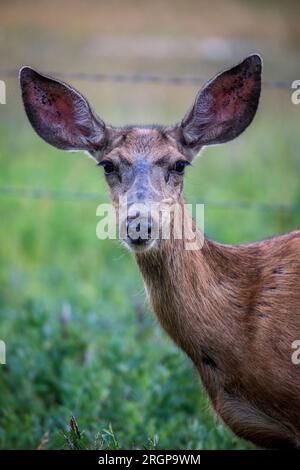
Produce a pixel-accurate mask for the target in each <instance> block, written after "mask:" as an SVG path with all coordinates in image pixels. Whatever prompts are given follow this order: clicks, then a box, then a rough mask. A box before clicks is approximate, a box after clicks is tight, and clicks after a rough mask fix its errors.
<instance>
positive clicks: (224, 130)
mask: <svg viewBox="0 0 300 470" xmlns="http://www.w3.org/2000/svg"><path fill="white" fill-rule="evenodd" d="M261 72H262V60H261V57H260V56H259V55H257V54H252V55H250V56H249V57H247V58H246V59H245V60H244V61H243V62H241V63H239V64H238V65H236V66H235V67H232V68H230V69H228V70H226V71H225V72H222V73H220V74H218V75H217V76H215V77H214V78H213V79H212V80H210V81H209V82H208V83H207V84H206V85H205V86H204V87H203V88H202V90H200V92H199V93H198V95H197V97H196V100H195V103H194V105H193V107H192V109H191V110H190V111H189V112H188V113H187V114H186V116H185V117H184V119H183V120H182V122H181V123H180V124H178V125H176V126H175V127H174V128H173V129H172V133H173V136H175V139H176V140H177V141H178V142H179V143H180V145H181V146H183V148H185V149H186V151H187V152H188V153H189V154H192V155H195V154H197V153H198V152H199V150H200V149H201V147H203V146H205V145H212V144H221V143H224V142H228V141H229V140H232V139H234V138H235V137H237V136H238V135H240V134H241V133H242V132H243V131H244V130H245V129H246V128H247V127H248V126H249V124H250V123H251V121H252V120H253V118H254V116H255V113H256V110H257V107H258V102H259V97H260V90H261Z"/></svg>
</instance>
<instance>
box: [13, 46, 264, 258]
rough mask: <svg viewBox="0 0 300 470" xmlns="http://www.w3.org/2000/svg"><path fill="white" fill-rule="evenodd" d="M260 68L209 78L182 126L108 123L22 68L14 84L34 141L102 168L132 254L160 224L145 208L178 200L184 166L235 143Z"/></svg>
mask: <svg viewBox="0 0 300 470" xmlns="http://www.w3.org/2000/svg"><path fill="white" fill-rule="evenodd" d="M261 68H262V64H261V59H260V57H259V56H258V55H256V54H253V55H250V56H249V57H247V58H246V59H245V60H244V61H243V62H241V63H240V64H238V65H236V66H235V67H233V68H230V69H228V70H226V71H224V72H222V73H220V74H219V75H217V76H215V77H214V78H213V79H211V80H210V81H209V82H208V83H207V84H206V85H205V86H204V87H203V88H202V89H201V90H200V91H199V93H198V95H197V96H196V99H195V102H194V104H193V106H192V108H191V109H190V110H189V111H188V112H187V114H186V115H185V117H184V118H183V119H182V121H180V122H179V123H177V124H175V125H173V126H169V127H163V126H156V125H155V126H147V125H146V126H127V127H124V128H116V127H113V126H110V125H107V124H106V123H105V122H104V121H103V120H102V119H100V118H99V117H98V116H96V114H95V113H94V112H93V110H92V108H91V107H90V105H89V104H88V102H87V100H86V99H85V98H84V97H83V96H82V95H81V94H80V93H79V92H78V91H76V90H75V89H74V88H72V87H71V86H70V85H67V84H65V83H63V82H61V81H58V80H54V79H53V78H50V77H48V76H45V75H41V74H40V73H38V72H36V71H35V70H33V69H32V68H30V67H23V68H22V69H21V72H20V82H21V89H22V97H23V102H24V106H25V111H26V113H27V116H28V119H29V121H30V122H31V124H32V126H33V128H34V129H35V131H36V132H37V133H38V134H39V136H40V137H42V138H43V139H44V140H45V141H46V142H48V143H49V144H51V145H53V146H54V147H57V148H59V149H63V150H71V151H78V150H84V151H86V152H88V153H89V155H90V156H91V157H92V158H94V159H95V160H96V162H97V163H98V165H100V166H102V167H103V169H104V173H105V177H106V181H107V183H108V186H109V190H110V194H111V198H112V202H113V205H114V207H115V208H116V210H117V212H118V210H119V207H120V200H121V199H122V201H124V200H125V201H126V209H127V212H126V214H127V215H126V217H125V218H123V222H122V223H124V224H125V226H126V230H125V235H124V241H125V242H126V244H127V245H128V246H129V247H131V248H132V249H133V250H136V251H138V250H145V249H150V248H154V247H155V246H157V243H158V238H159V237H154V236H153V234H154V233H156V234H157V233H158V232H157V227H158V225H159V218H158V217H157V216H155V215H153V211H150V206H151V205H153V203H156V204H160V203H162V202H165V201H172V202H174V203H177V202H181V200H182V188H183V181H184V173H185V168H186V167H187V166H189V165H190V163H191V161H192V160H193V158H195V156H196V155H197V154H198V153H199V152H200V150H201V149H202V148H203V147H204V146H206V145H212V144H220V143H223V142H227V141H229V140H232V139H234V138H235V137H237V136H238V135H239V134H241V133H242V132H243V131H244V130H245V129H246V127H247V126H248V125H249V124H250V123H251V121H252V119H253V117H254V115H255V113H256V110H257V106H258V102H259V96H260V89H261ZM137 207H138V210H137ZM141 207H142V209H141ZM137 220H138V223H137ZM133 227H134V229H133V230H131V229H132V228H133ZM132 234H137V236H133V235H132Z"/></svg>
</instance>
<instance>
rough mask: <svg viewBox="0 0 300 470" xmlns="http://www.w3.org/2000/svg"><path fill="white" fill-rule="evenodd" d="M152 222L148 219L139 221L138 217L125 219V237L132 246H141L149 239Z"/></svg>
mask: <svg viewBox="0 0 300 470" xmlns="http://www.w3.org/2000/svg"><path fill="white" fill-rule="evenodd" d="M151 231H152V221H151V219H150V218H149V217H148V218H147V217H145V218H142V219H140V218H139V217H137V216H135V217H128V218H127V236H128V238H129V239H130V241H131V243H132V244H133V245H143V243H146V242H147V240H150V238H151Z"/></svg>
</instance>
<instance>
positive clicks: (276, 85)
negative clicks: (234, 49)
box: [0, 69, 300, 213]
mask: <svg viewBox="0 0 300 470" xmlns="http://www.w3.org/2000/svg"><path fill="white" fill-rule="evenodd" d="M45 73H46V74H47V75H52V76H55V77H58V78H61V79H63V80H68V79H70V80H85V81H96V82H108V81H111V82H121V83H122V82H124V83H150V84H161V85H194V86H195V85H201V84H203V83H205V82H206V80H207V79H206V78H204V77H189V76H181V77H180V76H167V75H166V76H164V75H149V74H144V75H139V74H110V73H84V72H53V71H52V72H51V71H50V72H45ZM18 74H19V71H18V70H16V69H0V77H1V78H2V77H3V78H4V77H8V78H18ZM291 84H292V80H291V81H288V80H277V81H268V80H267V81H264V82H263V86H264V87H267V88H273V89H286V90H290V89H291ZM0 196H1V197H5V196H6V197H9V196H11V197H18V198H30V199H48V200H53V201H81V202H91V201H94V202H95V201H97V202H99V199H100V196H99V194H97V193H92V192H89V193H87V192H85V193H84V192H78V191H53V190H44V189H36V188H14V187H0ZM202 203H203V204H205V205H207V206H208V207H214V208H218V209H248V210H250V209H254V210H258V211H264V212H268V211H277V212H287V213H300V205H297V204H290V205H288V204H268V203H260V202H249V201H226V202H220V201H202Z"/></svg>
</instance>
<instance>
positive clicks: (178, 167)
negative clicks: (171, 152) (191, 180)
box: [174, 160, 189, 174]
mask: <svg viewBox="0 0 300 470" xmlns="http://www.w3.org/2000/svg"><path fill="white" fill-rule="evenodd" d="M187 165H189V162H187V161H186V160H178V162H176V163H175V167H174V170H175V171H176V173H179V174H183V173H184V169H185V167H186V166H187Z"/></svg>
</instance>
